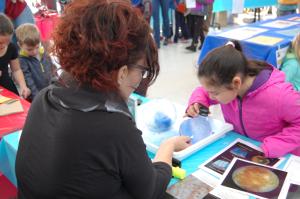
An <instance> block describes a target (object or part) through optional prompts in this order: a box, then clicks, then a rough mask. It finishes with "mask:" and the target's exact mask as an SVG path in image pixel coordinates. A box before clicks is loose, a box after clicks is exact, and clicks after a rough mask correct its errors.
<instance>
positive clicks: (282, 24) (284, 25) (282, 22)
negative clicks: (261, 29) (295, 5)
mask: <svg viewBox="0 0 300 199" xmlns="http://www.w3.org/2000/svg"><path fill="white" fill-rule="evenodd" d="M297 24H299V22H294V21H286V20H275V21H271V22H268V23H264V24H261V26H265V27H270V28H287V27H290V26H295V25H297Z"/></svg>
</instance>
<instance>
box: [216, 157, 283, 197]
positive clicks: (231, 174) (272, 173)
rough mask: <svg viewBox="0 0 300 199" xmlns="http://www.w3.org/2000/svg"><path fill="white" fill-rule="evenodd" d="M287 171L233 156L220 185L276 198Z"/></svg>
mask: <svg viewBox="0 0 300 199" xmlns="http://www.w3.org/2000/svg"><path fill="white" fill-rule="evenodd" d="M286 177H287V172H286V171H282V170H279V169H275V168H272V167H269V166H264V165H261V164H256V163H254V162H250V161H246V160H242V159H238V158H234V159H233V161H232V162H231V164H230V166H229V167H228V169H227V170H226V172H225V173H224V175H223V179H222V181H221V186H223V187H227V188H230V189H231V190H233V191H236V192H239V193H244V194H247V195H249V196H253V197H255V198H262V199H265V198H269V199H277V198H279V195H280V193H281V191H282V187H283V184H284V183H285V180H286Z"/></svg>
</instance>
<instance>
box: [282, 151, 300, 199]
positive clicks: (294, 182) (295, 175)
mask: <svg viewBox="0 0 300 199" xmlns="http://www.w3.org/2000/svg"><path fill="white" fill-rule="evenodd" d="M299 169H300V157H298V156H294V155H291V157H290V158H289V160H288V161H287V163H286V164H285V167H284V170H285V171H287V172H288V175H287V180H286V182H285V183H284V185H283V188H282V190H283V191H282V192H281V194H280V197H279V198H280V199H283V198H287V199H299V198H300V173H299Z"/></svg>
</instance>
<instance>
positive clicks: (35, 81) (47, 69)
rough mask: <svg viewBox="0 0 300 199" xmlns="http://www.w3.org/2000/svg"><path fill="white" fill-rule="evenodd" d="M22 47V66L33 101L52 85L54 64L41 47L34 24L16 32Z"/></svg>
mask: <svg viewBox="0 0 300 199" xmlns="http://www.w3.org/2000/svg"><path fill="white" fill-rule="evenodd" d="M16 36H17V40H18V44H19V47H20V58H19V59H20V64H21V68H22V71H23V73H24V76H25V80H26V83H27V86H28V87H29V88H30V90H31V96H30V98H31V99H33V98H34V97H35V96H36V95H37V94H38V92H39V91H40V90H41V89H43V88H45V87H47V86H48V85H49V84H50V80H51V77H52V71H53V70H52V62H51V59H50V57H49V56H48V55H47V53H45V51H44V48H43V47H42V46H41V45H40V33H39V30H38V28H37V27H36V26H35V25H33V24H29V23H26V24H22V25H21V26H19V27H18V28H17V30H16Z"/></svg>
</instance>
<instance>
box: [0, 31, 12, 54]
mask: <svg viewBox="0 0 300 199" xmlns="http://www.w3.org/2000/svg"><path fill="white" fill-rule="evenodd" d="M10 41H11V35H0V51H1V50H4V49H5V48H6V47H7V46H8V44H9V43H10Z"/></svg>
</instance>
